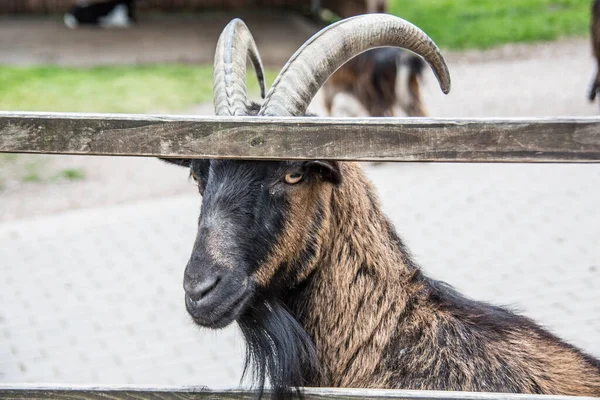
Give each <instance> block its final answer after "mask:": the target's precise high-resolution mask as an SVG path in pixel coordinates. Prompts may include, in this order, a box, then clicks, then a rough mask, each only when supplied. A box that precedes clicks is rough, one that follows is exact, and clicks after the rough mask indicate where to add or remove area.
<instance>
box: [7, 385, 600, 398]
mask: <svg viewBox="0 0 600 400" xmlns="http://www.w3.org/2000/svg"><path fill="white" fill-rule="evenodd" d="M267 397H268V396H267ZM304 397H305V399H306V400H320V399H323V400H325V399H330V400H331V399H338V400H349V399H366V400H376V399H406V400H593V399H594V398H592V397H574V396H547V395H528V394H511V393H473V392H442V391H424V390H385V389H337V388H336V389H332V388H306V389H304ZM107 398H108V399H122V400H142V399H147V400H180V399H198V400H212V399H224V400H246V399H248V400H250V399H256V393H255V392H252V391H243V390H220V391H213V390H210V389H208V388H206V387H149V386H60V385H53V386H39V385H33V384H25V385H11V384H0V399H60V400H93V399H107Z"/></svg>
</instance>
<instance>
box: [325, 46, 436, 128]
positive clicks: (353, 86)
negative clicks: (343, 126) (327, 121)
mask: <svg viewBox="0 0 600 400" xmlns="http://www.w3.org/2000/svg"><path fill="white" fill-rule="evenodd" d="M424 65H425V64H424V63H423V60H422V59H421V58H420V57H419V56H417V55H416V54H413V53H411V52H409V51H407V50H404V49H399V48H392V47H382V48H377V49H373V50H369V51H366V52H364V53H362V54H359V55H358V56H356V57H354V58H353V59H351V60H350V61H348V62H347V63H346V64H344V65H343V66H342V67H341V68H340V69H338V70H337V71H336V72H335V73H334V74H333V75H332V76H331V77H330V78H329V80H328V81H327V82H326V83H325V85H324V87H323V96H324V102H325V109H326V110H327V113H328V114H329V115H334V116H340V117H358V116H363V115H364V114H367V115H369V116H371V117H392V116H396V115H398V111H399V110H398V108H399V109H400V110H402V111H403V112H404V113H405V114H406V115H407V116H410V117H424V116H426V115H427V113H426V112H425V109H424V107H423V103H422V101H421V90H420V84H419V81H420V79H421V74H422V71H423V67H424ZM357 103H358V104H357Z"/></svg>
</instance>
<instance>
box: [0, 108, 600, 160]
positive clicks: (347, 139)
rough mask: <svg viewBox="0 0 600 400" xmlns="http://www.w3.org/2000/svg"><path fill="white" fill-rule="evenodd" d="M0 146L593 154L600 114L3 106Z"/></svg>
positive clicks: (390, 154)
mask: <svg viewBox="0 0 600 400" xmlns="http://www.w3.org/2000/svg"><path fill="white" fill-rule="evenodd" d="M0 152H16V153H50V154H85V155H119V156H152V157H156V156H160V157H178V158H190V157H196V158H240V159H330V160H359V161H441V162H599V161H600V117H581V118H566V117H565V118H533V119H439V118H435V119H434V118H370V119H369V118H365V119H332V118H312V117H300V118H290V117H287V118H274V117H270V118H262V117H235V118H231V117H228V118H225V117H196V116H151V115H115V114H105V115H102V114H62V113H21V112H0Z"/></svg>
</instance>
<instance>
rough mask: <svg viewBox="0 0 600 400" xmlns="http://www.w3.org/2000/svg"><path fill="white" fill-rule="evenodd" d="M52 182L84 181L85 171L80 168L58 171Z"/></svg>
mask: <svg viewBox="0 0 600 400" xmlns="http://www.w3.org/2000/svg"><path fill="white" fill-rule="evenodd" d="M52 179H53V180H58V179H66V180H68V181H80V180H82V179H85V171H84V170H82V169H81V168H66V169H63V170H61V171H58V173H57V174H56V175H54V177H53V178H52Z"/></svg>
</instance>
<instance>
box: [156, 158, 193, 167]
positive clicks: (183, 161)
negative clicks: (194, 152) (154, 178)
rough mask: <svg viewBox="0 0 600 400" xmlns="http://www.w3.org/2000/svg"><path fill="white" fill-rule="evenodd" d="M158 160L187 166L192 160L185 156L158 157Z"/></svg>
mask: <svg viewBox="0 0 600 400" xmlns="http://www.w3.org/2000/svg"><path fill="white" fill-rule="evenodd" d="M159 160H161V161H164V162H168V163H169V164H175V165H179V166H180V167H185V168H189V167H190V165H191V164H192V160H188V159H185V158H159Z"/></svg>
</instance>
